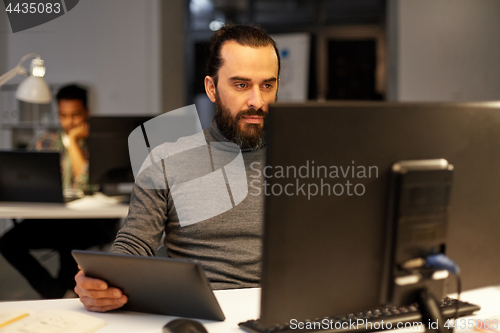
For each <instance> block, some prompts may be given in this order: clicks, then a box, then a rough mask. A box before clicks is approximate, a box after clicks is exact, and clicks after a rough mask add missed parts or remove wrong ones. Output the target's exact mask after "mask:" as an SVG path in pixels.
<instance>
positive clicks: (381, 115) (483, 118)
mask: <svg viewBox="0 0 500 333" xmlns="http://www.w3.org/2000/svg"><path fill="white" fill-rule="evenodd" d="M267 124H268V125H267V126H268V127H267V134H268V145H267V147H268V148H267V166H266V168H265V169H264V171H263V172H264V174H265V176H266V183H265V184H263V188H262V190H263V191H265V193H264V194H265V215H264V216H265V218H264V239H263V263H262V265H263V267H262V297H261V315H260V323H261V324H262V325H263V326H267V325H271V324H276V323H289V322H290V320H291V319H296V320H304V319H314V318H322V317H326V316H335V315H343V314H347V313H353V312H358V311H364V310H368V309H371V308H374V307H377V306H380V305H382V304H381V303H382V299H384V298H387V297H386V295H382V293H386V292H387V290H384V288H385V287H383V286H386V285H387V281H384V279H386V278H387V277H386V276H385V275H384V256H385V253H386V250H387V249H386V243H387V242H388V239H387V235H386V229H387V216H388V200H389V198H390V193H389V180H390V179H389V178H390V170H391V167H392V165H393V164H394V163H396V162H398V161H405V160H428V159H446V160H447V161H448V162H449V163H450V164H452V165H453V167H454V170H453V181H452V185H451V195H450V201H449V206H448V207H449V211H448V228H447V229H448V230H447V237H446V244H445V249H444V250H445V252H446V254H447V256H448V257H450V258H451V259H453V260H454V261H455V262H456V263H457V264H458V265H459V266H460V269H461V276H462V287H463V290H467V289H472V288H477V287H482V286H487V285H497V284H500V266H499V265H497V264H496V262H497V260H498V254H499V253H500V242H498V235H499V234H500V223H499V222H500V204H499V202H500V186H499V184H500V153H499V152H500V103H498V102H492V103H446V104H438V103H384V102H366V103H363V102H349V103H348V102H325V103H312V102H311V103H303V104H292V103H278V104H274V105H272V106H271V107H270V110H269V115H268V118H267ZM253 185H254V187H255V189H253V190H254V191H257V189H258V188H259V187H258V186H257V185H258V184H255V183H254V184H253ZM385 289H387V288H385ZM454 291H455V289H454V286H451V288H448V290H447V292H454ZM442 293H444V291H442ZM436 296H437V297H442V296H443V295H442V294H441V295H436Z"/></svg>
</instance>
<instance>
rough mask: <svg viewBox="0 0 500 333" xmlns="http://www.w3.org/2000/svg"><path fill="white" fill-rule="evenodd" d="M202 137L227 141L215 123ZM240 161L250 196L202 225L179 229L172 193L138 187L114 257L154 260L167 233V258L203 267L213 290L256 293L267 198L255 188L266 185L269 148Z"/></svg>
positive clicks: (245, 155) (246, 153) (245, 154)
mask: <svg viewBox="0 0 500 333" xmlns="http://www.w3.org/2000/svg"><path fill="white" fill-rule="evenodd" d="M204 135H205V138H206V140H207V141H209V142H228V141H229V140H227V139H226V138H225V137H224V136H223V135H222V133H221V132H220V131H219V130H218V128H217V126H216V125H215V122H212V126H211V127H210V128H208V129H206V130H205V131H204ZM242 156H243V161H244V164H245V169H246V176H247V183H248V186H249V188H248V195H247V196H246V198H245V199H244V200H243V201H242V202H241V203H239V204H238V205H236V206H235V207H233V208H232V209H230V210H228V211H226V212H224V213H222V214H220V215H217V216H214V217H212V218H208V219H206V220H203V221H201V222H198V223H194V224H190V225H186V226H181V223H180V221H179V217H178V215H177V211H176V207H175V205H174V202H173V199H172V193H171V191H170V189H145V188H142V187H141V186H138V185H135V186H134V189H133V191H132V196H131V200H130V208H129V214H128V216H127V218H126V222H125V225H124V226H123V227H122V229H121V230H120V231H119V232H118V235H117V237H116V240H115V242H114V243H113V245H112V247H111V249H110V251H111V252H115V253H126V254H135V255H144V256H154V255H155V254H156V249H157V248H158V246H159V245H160V241H161V237H162V234H163V231H165V241H164V243H165V246H166V247H167V252H168V254H169V256H170V257H172V258H182V259H194V260H196V261H198V262H200V263H201V265H202V266H203V268H204V270H205V273H206V275H207V277H208V279H209V280H210V282H211V285H212V288H214V289H230V288H250V287H258V286H259V282H260V270H261V247H262V222H263V205H264V197H263V195H262V193H263V191H262V190H261V191H257V190H256V187H260V186H259V185H260V184H263V178H262V177H263V176H262V172H261V171H262V167H263V166H264V162H265V148H263V149H259V150H256V151H252V150H250V149H242ZM255 162H257V163H255ZM252 163H254V164H253V165H252ZM257 170H259V171H257ZM210 171H211V170H210ZM169 180H170V179H169ZM252 181H253V183H252V186H250V184H251V182H252ZM169 184H170V183H169ZM257 194H258V195H257Z"/></svg>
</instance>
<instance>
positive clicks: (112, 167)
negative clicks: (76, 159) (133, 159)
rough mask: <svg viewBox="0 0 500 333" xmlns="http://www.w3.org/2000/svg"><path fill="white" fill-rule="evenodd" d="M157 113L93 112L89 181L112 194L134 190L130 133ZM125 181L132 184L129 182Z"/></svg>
mask: <svg viewBox="0 0 500 333" xmlns="http://www.w3.org/2000/svg"><path fill="white" fill-rule="evenodd" d="M153 117H154V116H145V115H139V116H133V115H130V116H123V115H121V116H91V117H90V118H89V139H88V145H89V183H90V184H99V185H101V188H102V189H103V190H104V191H105V192H108V193H109V194H120V192H125V193H126V192H127V191H130V189H131V185H133V183H134V174H133V172H132V167H131V164H130V156H129V147H128V136H129V134H130V132H132V131H133V130H134V129H136V128H137V127H139V126H141V125H142V124H143V123H144V122H146V121H148V120H150V119H151V118H153ZM124 184H130V186H126V185H124Z"/></svg>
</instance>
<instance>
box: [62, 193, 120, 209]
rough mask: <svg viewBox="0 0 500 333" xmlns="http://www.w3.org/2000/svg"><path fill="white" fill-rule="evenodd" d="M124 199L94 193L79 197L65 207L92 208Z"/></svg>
mask: <svg viewBox="0 0 500 333" xmlns="http://www.w3.org/2000/svg"><path fill="white" fill-rule="evenodd" d="M123 199H124V197H123V196H120V197H108V196H106V195H104V194H102V193H95V194H94V195H92V196H90V195H89V196H85V197H83V198H81V199H78V200H75V201H72V202H69V203H67V204H66V207H68V208H71V209H76V210H86V209H92V208H101V207H106V206H111V205H116V204H117V203H119V202H121V201H122V200H123Z"/></svg>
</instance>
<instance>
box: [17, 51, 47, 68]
mask: <svg viewBox="0 0 500 333" xmlns="http://www.w3.org/2000/svg"><path fill="white" fill-rule="evenodd" d="M29 58H37V59H40V58H41V57H40V55H39V54H38V53H29V54H27V55H25V56H24V57H22V58H21V60H19V63H18V64H17V66H21V67H22V65H23V62H25V61H26V59H29Z"/></svg>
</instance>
